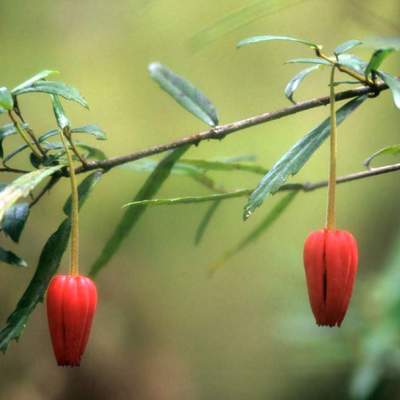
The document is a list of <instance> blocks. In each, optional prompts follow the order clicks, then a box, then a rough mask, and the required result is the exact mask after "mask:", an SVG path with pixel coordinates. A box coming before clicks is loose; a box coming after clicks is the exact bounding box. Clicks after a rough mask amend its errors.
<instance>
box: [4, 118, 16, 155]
mask: <svg viewBox="0 0 400 400" xmlns="http://www.w3.org/2000/svg"><path fill="white" fill-rule="evenodd" d="M16 133H17V130H16V129H15V126H14V124H6V125H3V126H2V127H1V128H0V158H3V157H4V149H3V140H4V139H5V138H6V137H7V136H11V135H15V134H16Z"/></svg>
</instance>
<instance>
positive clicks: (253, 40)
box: [237, 35, 321, 49]
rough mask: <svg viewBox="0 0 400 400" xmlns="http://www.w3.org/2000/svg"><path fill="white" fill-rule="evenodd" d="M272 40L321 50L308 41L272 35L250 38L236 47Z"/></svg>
mask: <svg viewBox="0 0 400 400" xmlns="http://www.w3.org/2000/svg"><path fill="white" fill-rule="evenodd" d="M273 40H283V41H285V42H296V43H301V44H305V45H306V46H309V47H311V48H313V49H319V48H321V46H320V45H318V44H316V43H313V42H310V41H309V40H304V39H297V38H293V37H289V36H274V35H258V36H251V37H248V38H246V39H243V40H241V41H240V42H239V43H238V44H237V47H243V46H247V45H249V44H255V43H260V42H270V41H273Z"/></svg>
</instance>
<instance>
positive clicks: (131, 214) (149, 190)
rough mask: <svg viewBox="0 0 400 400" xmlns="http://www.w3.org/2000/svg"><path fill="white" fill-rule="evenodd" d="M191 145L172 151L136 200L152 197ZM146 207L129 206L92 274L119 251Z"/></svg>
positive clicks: (150, 177)
mask: <svg viewBox="0 0 400 400" xmlns="http://www.w3.org/2000/svg"><path fill="white" fill-rule="evenodd" d="M189 147H190V146H183V147H179V148H177V149H175V150H173V151H172V152H170V153H169V154H168V155H167V156H166V157H164V158H163V159H162V160H161V161H160V163H159V165H158V166H157V168H156V169H155V170H154V171H153V172H152V174H151V175H150V176H149V177H148V178H147V180H146V182H145V183H144V185H143V186H142V187H141V189H140V190H139V192H138V193H137V194H136V196H135V198H134V200H135V201H140V200H142V199H150V198H152V197H153V196H154V195H155V194H156V193H157V192H158V190H159V189H160V187H161V186H162V184H163V183H164V182H165V181H166V180H167V178H168V177H169V174H170V172H171V169H172V167H173V166H174V164H175V163H176V162H177V161H178V160H179V158H180V157H181V156H182V155H183V154H184V153H185V152H186V150H187V149H188V148H189ZM145 210H146V207H133V208H128V209H127V210H126V211H125V213H124V215H123V216H122V218H121V220H120V222H119V223H118V225H117V227H116V228H115V230H114V232H113V234H112V235H111V238H110V239H109V241H108V242H107V243H106V245H105V247H104V249H103V251H102V253H101V254H100V256H99V257H98V258H97V260H96V261H95V262H94V264H93V265H92V267H91V269H90V275H91V276H95V275H97V274H98V273H99V271H100V270H101V269H102V268H103V267H104V266H105V265H106V264H107V263H108V261H110V259H111V258H112V256H113V255H114V254H115V253H116V252H117V250H118V249H119V247H120V246H121V244H122V242H123V241H124V239H125V238H126V237H127V236H128V234H129V233H130V232H131V230H132V229H133V227H134V226H135V225H136V223H137V222H138V221H139V219H140V217H141V216H142V215H143V213H144V212H145Z"/></svg>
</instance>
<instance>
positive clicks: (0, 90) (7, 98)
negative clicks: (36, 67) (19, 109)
mask: <svg viewBox="0 0 400 400" xmlns="http://www.w3.org/2000/svg"><path fill="white" fill-rule="evenodd" d="M0 108H2V109H3V110H7V111H10V110H12V109H13V108H14V100H13V98H12V96H11V93H10V92H9V90H8V89H7V88H6V87H0Z"/></svg>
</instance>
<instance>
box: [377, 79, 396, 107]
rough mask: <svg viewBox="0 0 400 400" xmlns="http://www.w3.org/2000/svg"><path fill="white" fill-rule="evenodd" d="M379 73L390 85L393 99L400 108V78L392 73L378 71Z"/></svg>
mask: <svg viewBox="0 0 400 400" xmlns="http://www.w3.org/2000/svg"><path fill="white" fill-rule="evenodd" d="M376 73H377V75H378V76H379V77H380V78H382V80H383V81H384V82H385V83H386V85H388V86H389V89H390V90H391V92H392V95H393V101H394V104H395V105H396V107H397V108H399V109H400V80H399V79H398V78H396V77H394V76H392V75H390V74H387V73H385V72H382V71H377V72H376Z"/></svg>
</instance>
